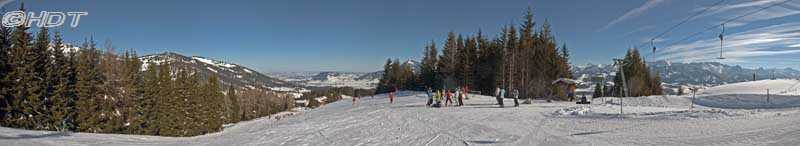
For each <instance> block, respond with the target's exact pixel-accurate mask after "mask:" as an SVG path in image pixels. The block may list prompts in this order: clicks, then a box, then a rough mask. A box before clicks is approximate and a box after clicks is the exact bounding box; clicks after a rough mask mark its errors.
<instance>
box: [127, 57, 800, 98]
mask: <svg viewBox="0 0 800 146" xmlns="http://www.w3.org/2000/svg"><path fill="white" fill-rule="evenodd" d="M140 59H141V60H142V61H143V62H144V63H145V66H144V67H145V68H146V67H147V66H146V64H147V63H149V62H153V63H163V62H165V61H170V62H172V63H174V64H175V65H177V66H187V67H191V68H195V69H197V70H198V71H199V73H200V74H201V75H204V76H205V75H209V74H216V75H217V76H219V78H220V80H221V81H222V82H223V83H224V84H226V85H234V86H236V87H239V88H250V89H256V88H259V89H271V90H276V91H290V92H299V91H301V90H306V88H307V87H313V88H316V87H354V88H364V89H367V88H374V87H375V86H376V85H377V83H378V81H379V80H380V78H381V77H382V76H383V71H375V72H336V71H323V72H273V73H268V74H266V75H265V74H261V73H259V72H256V71H253V70H252V69H249V68H247V67H244V66H241V65H237V64H233V63H226V62H222V61H219V60H214V59H211V58H207V57H201V56H192V57H188V56H184V55H181V54H177V53H172V52H167V53H161V54H153V55H147V56H143V57H141V58H140ZM404 64H410V65H412V66H413V68H414V70H415V72H419V69H420V63H419V62H417V61H414V60H407V61H405V62H404ZM648 66H649V68H650V70H651V71H653V72H657V73H659V75H660V76H661V79H662V81H663V82H664V83H665V84H664V85H665V86H666V87H676V86H682V85H683V86H685V85H693V86H694V85H696V86H714V85H721V84H728V83H737V82H744V81H751V80H753V75H754V74H755V76H756V80H762V79H771V78H800V71H798V70H795V69H791V68H784V69H764V68H757V69H748V68H742V67H741V66H733V65H726V64H722V63H718V62H699V63H671V64H670V63H667V62H664V61H661V62H651V63H648ZM572 71H573V75H574V76H575V79H577V80H580V81H583V84H581V86H579V88H581V89H584V90H588V89H589V88H591V87H592V86H593V85H594V83H597V82H602V81H606V82H607V83H608V82H610V81H611V80H612V79H613V76H614V75H615V73H616V68H615V67H614V66H612V65H606V64H586V65H576V66H573V68H572Z"/></svg>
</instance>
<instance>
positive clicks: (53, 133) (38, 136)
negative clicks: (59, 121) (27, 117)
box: [0, 132, 69, 140]
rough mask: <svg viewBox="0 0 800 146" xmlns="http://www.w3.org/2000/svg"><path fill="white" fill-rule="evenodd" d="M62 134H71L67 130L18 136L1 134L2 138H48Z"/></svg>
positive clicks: (0, 137)
mask: <svg viewBox="0 0 800 146" xmlns="http://www.w3.org/2000/svg"><path fill="white" fill-rule="evenodd" d="M61 136H69V133H66V132H52V133H46V134H40V135H32V134H18V135H16V136H11V137H9V136H2V135H0V139H10V140H14V139H35V138H46V137H61Z"/></svg>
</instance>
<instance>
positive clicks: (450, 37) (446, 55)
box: [437, 31, 459, 88]
mask: <svg viewBox="0 0 800 146" xmlns="http://www.w3.org/2000/svg"><path fill="white" fill-rule="evenodd" d="M458 44H459V43H458V40H457V38H456V35H455V33H454V32H452V31H451V32H449V33H447V41H446V42H445V43H444V48H443V49H442V56H440V57H439V62H438V64H437V66H438V69H439V74H440V76H441V77H442V78H441V79H442V81H443V82H442V85H443V88H453V86H455V85H454V82H455V78H456V77H455V75H454V73H455V71H456V70H455V66H456V62H457V61H458V60H456V59H457V58H456V56H457V53H458Z"/></svg>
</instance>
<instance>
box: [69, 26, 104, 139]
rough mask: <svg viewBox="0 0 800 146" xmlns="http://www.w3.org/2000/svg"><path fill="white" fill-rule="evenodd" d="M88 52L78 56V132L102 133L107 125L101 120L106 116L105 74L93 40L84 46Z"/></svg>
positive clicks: (76, 84)
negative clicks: (102, 108)
mask: <svg viewBox="0 0 800 146" xmlns="http://www.w3.org/2000/svg"><path fill="white" fill-rule="evenodd" d="M84 48H88V49H86V50H81V51H80V52H79V54H78V59H77V63H76V65H75V73H76V75H75V76H76V77H75V78H76V83H75V94H76V96H77V97H78V100H77V102H76V104H77V105H76V106H77V107H76V108H77V115H76V119H75V120H76V122H77V123H78V130H79V131H82V132H101V131H102V130H103V129H104V126H105V125H102V124H104V123H103V121H102V120H101V118H102V117H103V116H105V115H103V114H105V113H98V112H102V111H101V109H100V104H101V103H100V102H101V101H100V100H101V99H100V98H102V97H101V95H102V94H101V93H102V91H101V87H100V85H102V84H103V74H102V73H101V71H100V69H99V68H98V67H97V65H98V64H99V58H100V55H99V53H98V51H97V49H96V48H95V45H94V41H93V39H92V40H90V41H87V42H86V43H85V44H84Z"/></svg>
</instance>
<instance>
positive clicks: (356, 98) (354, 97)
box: [353, 95, 358, 105]
mask: <svg viewBox="0 0 800 146" xmlns="http://www.w3.org/2000/svg"><path fill="white" fill-rule="evenodd" d="M357 100H358V95H356V96H353V105H356V101H357Z"/></svg>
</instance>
